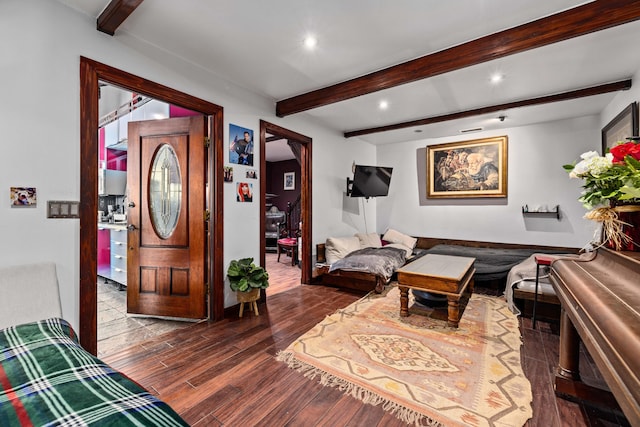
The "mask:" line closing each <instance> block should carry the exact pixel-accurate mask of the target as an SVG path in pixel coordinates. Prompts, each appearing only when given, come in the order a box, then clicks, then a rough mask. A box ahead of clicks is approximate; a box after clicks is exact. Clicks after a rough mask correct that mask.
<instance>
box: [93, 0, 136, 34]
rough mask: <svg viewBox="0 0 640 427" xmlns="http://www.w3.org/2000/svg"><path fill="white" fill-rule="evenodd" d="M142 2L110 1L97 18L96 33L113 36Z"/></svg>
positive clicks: (128, 0)
mask: <svg viewBox="0 0 640 427" xmlns="http://www.w3.org/2000/svg"><path fill="white" fill-rule="evenodd" d="M142 1H143V0H111V3H109V4H108V5H107V7H105V9H104V10H103V11H102V13H101V14H100V16H98V19H97V22H96V27H97V29H98V31H102V32H103V33H107V34H109V35H110V36H112V35H114V34H115V32H116V30H117V29H118V27H119V26H120V25H121V24H122V23H123V22H124V21H125V20H126V19H127V18H128V17H129V15H131V14H132V13H133V11H134V10H136V8H137V7H138V6H140V3H142Z"/></svg>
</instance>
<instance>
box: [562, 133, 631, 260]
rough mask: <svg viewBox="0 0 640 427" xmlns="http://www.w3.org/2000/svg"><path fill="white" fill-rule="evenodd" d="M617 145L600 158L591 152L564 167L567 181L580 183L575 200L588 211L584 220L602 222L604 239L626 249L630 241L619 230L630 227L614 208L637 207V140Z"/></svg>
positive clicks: (616, 246) (617, 247) (629, 238)
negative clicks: (578, 180) (573, 180)
mask: <svg viewBox="0 0 640 427" xmlns="http://www.w3.org/2000/svg"><path fill="white" fill-rule="evenodd" d="M629 139H630V141H629V142H624V143H623V142H619V143H618V144H617V145H615V146H614V147H612V148H611V149H610V150H609V152H608V153H606V154H605V155H604V156H600V155H599V154H598V153H597V152H595V151H589V152H586V153H584V154H582V155H581V156H580V157H581V159H582V160H580V162H578V164H570V165H564V166H563V167H564V169H565V170H566V171H567V172H569V177H571V178H580V179H583V180H584V185H583V186H582V188H583V191H582V194H581V195H580V197H579V198H578V200H579V201H580V202H582V204H583V205H584V207H585V208H587V209H590V211H589V212H587V214H586V215H585V218H587V219H592V220H595V221H599V222H602V223H603V225H604V232H605V236H607V237H608V238H609V239H610V240H611V241H612V242H613V245H614V246H615V248H616V249H620V248H621V247H624V246H628V245H629V243H630V240H631V237H629V236H628V235H626V234H625V233H624V231H623V226H625V225H631V224H628V223H625V222H623V221H621V220H620V219H619V218H618V214H617V211H616V207H617V206H620V205H637V204H640V144H638V143H637V141H636V140H638V139H639V138H635V137H634V138H629Z"/></svg>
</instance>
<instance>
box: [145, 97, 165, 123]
mask: <svg viewBox="0 0 640 427" xmlns="http://www.w3.org/2000/svg"><path fill="white" fill-rule="evenodd" d="M142 109H144V119H143V120H161V119H168V118H169V104H167V103H166V102H162V101H157V100H155V99H153V100H151V101H149V102H147V103H146V104H144V105H143V106H142Z"/></svg>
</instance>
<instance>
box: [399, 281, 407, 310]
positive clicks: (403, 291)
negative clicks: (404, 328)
mask: <svg viewBox="0 0 640 427" xmlns="http://www.w3.org/2000/svg"><path fill="white" fill-rule="evenodd" d="M398 288H399V289H400V317H407V316H408V315H409V288H405V287H404V286H398Z"/></svg>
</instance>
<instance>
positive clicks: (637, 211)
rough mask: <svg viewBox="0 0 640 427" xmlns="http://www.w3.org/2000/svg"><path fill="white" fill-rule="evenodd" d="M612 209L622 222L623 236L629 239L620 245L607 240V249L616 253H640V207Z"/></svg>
mask: <svg viewBox="0 0 640 427" xmlns="http://www.w3.org/2000/svg"><path fill="white" fill-rule="evenodd" d="M611 209H612V210H613V211H614V212H615V213H616V214H617V216H618V220H619V221H621V222H622V223H621V230H622V234H623V235H624V236H627V238H625V239H623V240H622V241H620V242H618V243H616V242H614V241H612V240H611V239H607V242H606V247H607V248H609V249H613V250H616V251H633V252H640V205H619V206H614V207H612V208H611Z"/></svg>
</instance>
